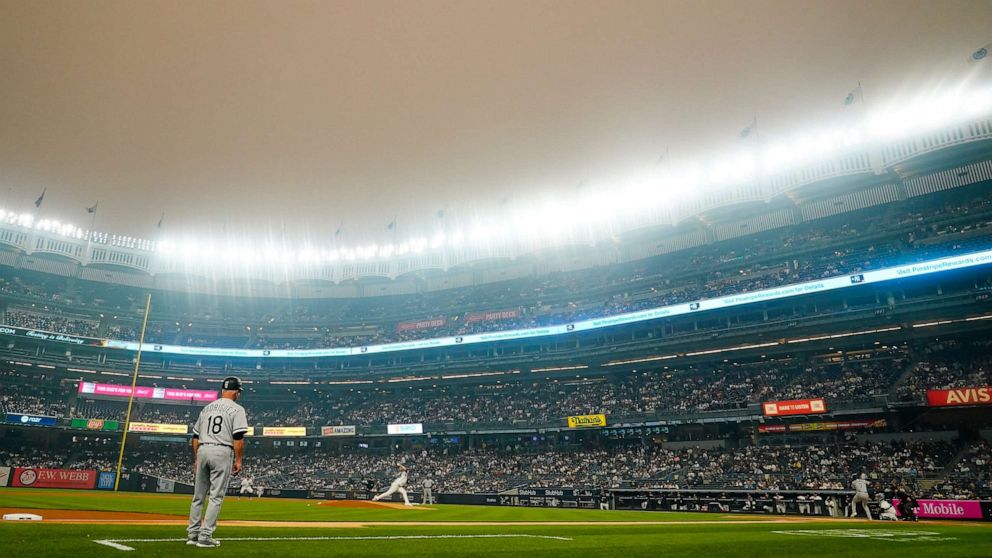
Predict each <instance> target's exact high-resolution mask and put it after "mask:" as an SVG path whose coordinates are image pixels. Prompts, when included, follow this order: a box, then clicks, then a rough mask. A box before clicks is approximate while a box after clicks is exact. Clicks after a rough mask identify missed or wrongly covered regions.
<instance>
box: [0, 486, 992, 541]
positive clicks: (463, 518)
mask: <svg viewBox="0 0 992 558" xmlns="http://www.w3.org/2000/svg"><path fill="white" fill-rule="evenodd" d="M188 505H189V499H188V497H182V496H157V495H149V494H113V493H101V492H78V491H60V490H25V489H0V508H5V509H6V508H17V509H24V510H41V511H38V512H37V513H38V514H40V515H42V516H44V515H45V512H44V511H43V510H46V509H48V510H91V511H95V512H101V511H103V512H111V511H113V512H137V513H157V514H168V515H178V516H182V515H185V514H186V513H187V511H188ZM776 519H778V518H775V517H768V516H748V515H739V514H738V515H728V514H696V513H671V512H619V511H593V510H565V509H540V508H500V507H480V506H431V507H430V509H414V510H410V509H362V508H343V507H330V506H323V505H317V502H316V501H305V500H279V499H265V500H253V501H247V500H241V501H239V500H237V499H233V498H228V500H227V501H226V502H225V504H224V510H223V512H222V513H221V520H222V523H221V526H220V527H219V528H218V530H217V532H216V533H215V536H216V537H217V538H218V539H220V540H221V541H222V546H221V547H220V548H216V549H200V548H196V547H189V546H186V545H184V544H183V543H182V539H183V538H184V536H185V531H184V528H183V526H181V525H164V524H159V525H132V524H100V525H91V524H52V523H45V522H40V523H11V522H2V523H0V556H3V557H21V556H24V557H35V556H71V557H73V558H83V557H89V556H118V555H128V554H133V555H142V556H170V557H171V556H193V555H202V554H211V555H217V556H239V557H244V556H248V557H252V556H277V557H279V558H288V557H295V556H305V557H313V556H356V555H361V556H410V557H414V556H417V557H420V556H445V557H453V556H511V555H513V556H569V557H571V558H576V557H583V556H590V557H603V558H607V557H614V556H616V557H623V558H632V557H636V556H652V557H658V556H665V557H681V556H685V557H692V558H700V557H708V556H726V557H728V558H730V557H735V558H736V557H741V558H748V557H773V556H774V557H777V556H807V555H817V556H851V557H854V556H857V557H858V558H862V557H864V556H871V557H872V558H880V557H887V556H892V557H895V556H899V557H900V558H907V557H909V558H911V557H915V556H921V557H922V556H927V557H933V556H940V557H942V558H945V557H947V558H951V557H964V556H969V557H988V556H992V525H981V524H975V523H950V522H945V523H937V522H921V523H915V524H909V523H898V524H896V523H882V522H878V521H875V522H871V523H868V522H865V521H822V520H820V521H816V520H813V521H805V522H798V521H790V522H787V523H780V522H775V521H774V520H776ZM770 520H771V521H770ZM225 521H227V522H232V521H257V522H264V521H272V522H278V521H305V522H313V523H314V524H317V522H349V523H370V522H374V523H377V524H376V525H368V526H361V527H354V526H352V527H331V526H326V525H321V526H315V527H298V526H297V527H276V526H270V525H265V524H264V523H258V524H252V525H238V526H236V525H230V524H227V525H225V524H224V522H225ZM735 521H754V523H749V524H740V523H735ZM423 522H431V523H439V522H450V523H452V525H417V524H415V523H423ZM469 522H486V523H492V525H468V524H467V523H469ZM508 522H541V523H543V522H566V523H571V524H570V525H547V524H544V525H540V524H539V525H512V524H508ZM617 522H636V523H639V524H634V525H617V524H615V523H617ZM379 523H385V524H379ZM134 539H142V540H134ZM163 539H164V540H163ZM244 539H253V540H244ZM258 539H270V540H258ZM300 539H303V540H300ZM308 539H309V540H308ZM97 540H105V541H106V540H109V541H111V542H113V543H114V544H117V545H120V546H125V547H128V548H133V549H134V550H133V551H131V552H129V551H124V550H121V549H117V548H112V547H110V546H105V545H101V544H97V543H96V542H94V541H97Z"/></svg>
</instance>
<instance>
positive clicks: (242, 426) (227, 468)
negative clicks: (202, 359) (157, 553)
mask: <svg viewBox="0 0 992 558" xmlns="http://www.w3.org/2000/svg"><path fill="white" fill-rule="evenodd" d="M240 396H241V380H239V379H238V378H236V377H234V376H229V377H227V378H224V382H223V383H222V384H221V397H220V399H218V400H216V401H214V402H213V403H210V404H209V405H207V406H206V407H204V408H203V410H202V411H200V417H199V418H198V419H197V421H196V424H195V425H194V426H193V471H194V473H195V474H196V481H195V483H194V486H193V502H192V504H191V505H190V507H189V525H188V527H187V528H186V544H191V545H192V544H195V545H196V546H198V547H200V548H213V547H217V546H220V541H217V540H214V538H213V534H214V530H215V529H216V528H217V516H219V515H220V508H221V505H223V503H224V494H225V493H226V492H227V484H228V482H229V481H230V480H231V475H236V474H238V472H240V471H241V458H242V456H243V455H244V449H245V439H244V437H245V433H246V432H248V417H247V416H246V415H245V409H244V407H242V406H241V405H238V404H237V403H236V401H237V400H238V397H240ZM208 495H209V499H210V505H209V506H207V511H206V514H204V513H203V501H204V499H206V498H207V496H208Z"/></svg>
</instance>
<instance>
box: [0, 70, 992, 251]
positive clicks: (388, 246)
mask: <svg viewBox="0 0 992 558" xmlns="http://www.w3.org/2000/svg"><path fill="white" fill-rule="evenodd" d="M990 112H992V85H990V84H987V83H983V84H982V85H980V86H974V87H970V86H968V84H966V83H965V84H961V85H959V86H957V87H954V88H950V89H942V90H937V91H932V92H928V93H923V94H919V95H917V96H916V97H914V98H911V99H905V100H893V101H891V102H889V103H885V104H882V103H880V104H878V105H877V108H875V109H874V110H872V111H870V112H868V111H863V113H862V114H861V116H860V117H858V118H857V119H856V120H857V122H856V123H854V124H851V125H848V126H838V127H825V128H823V129H819V130H808V131H806V132H805V133H800V134H794V135H789V136H786V137H780V138H777V139H776V140H775V141H768V140H769V138H768V137H767V135H766V136H764V137H763V140H764V141H763V143H761V144H760V145H759V144H758V142H742V145H741V147H739V148H737V149H736V150H735V151H734V152H732V153H723V154H720V155H715V156H708V157H702V158H701V159H699V160H697V161H695V162H692V163H689V164H686V165H682V166H669V165H664V166H658V165H655V167H654V168H652V169H650V170H648V171H645V172H641V173H637V174H631V175H629V176H627V177H619V178H618V179H617V183H616V184H614V185H611V186H604V187H602V188H595V189H592V190H594V191H589V192H587V193H585V194H582V195H579V196H577V197H575V198H573V199H571V200H564V201H563V200H551V199H545V200H541V201H538V200H530V203H523V202H521V203H520V204H517V205H518V206H519V207H518V208H517V209H515V210H513V211H509V210H508V213H509V215H501V216H498V217H494V218H491V219H485V218H479V219H476V220H474V221H473V222H471V223H468V224H466V225H465V226H459V227H452V228H451V229H450V230H438V231H437V232H435V233H434V234H433V235H420V236H414V237H411V238H407V239H405V240H403V241H401V242H395V243H394V242H387V243H383V244H367V245H364V246H350V247H334V248H327V247H318V246H302V247H299V246H295V245H287V244H286V243H285V242H280V243H274V242H269V243H261V244H260V243H258V242H247V241H235V240H232V239H226V240H224V241H216V240H213V239H201V238H197V239H188V240H181V241H176V240H171V239H161V240H159V241H157V242H156V241H151V240H145V239H140V238H134V237H128V236H123V235H110V234H107V233H101V232H96V231H88V230H85V229H82V228H80V227H77V226H75V225H73V224H70V223H64V222H61V221H58V220H54V219H37V218H36V216H35V215H33V214H31V213H18V212H13V211H7V210H3V209H0V223H7V224H10V225H15V226H18V227H21V228H24V229H33V230H38V231H44V232H48V233H54V234H57V235H61V236H64V237H66V238H70V239H77V240H85V241H87V242H93V243H98V244H110V245H115V246H125V247H129V248H137V249H141V250H146V251H149V252H157V253H158V254H159V255H161V256H162V257H165V258H169V259H177V260H180V261H185V262H188V263H197V264H207V265H211V266H220V267H228V268H232V269H237V268H247V267H253V266H265V267H279V266H283V267H289V266H313V265H320V264H325V263H334V262H339V261H348V262H353V261H354V262H358V261H374V260H378V261H383V260H390V259H392V258H405V257H411V256H418V255H424V254H428V253H438V252H443V251H445V250H459V249H462V248H464V247H468V246H473V247H487V246H488V247H496V246H506V247H512V248H516V249H518V250H527V249H531V250H533V249H541V248H554V247H556V246H560V245H564V244H574V243H575V242H576V241H579V242H586V243H595V242H598V241H600V240H603V239H609V238H613V237H615V235H616V234H617V233H618V232H622V231H623V230H627V229H629V228H630V227H629V225H627V226H626V227H625V223H626V224H629V223H630V222H636V221H637V219H636V217H650V215H658V214H659V213H660V212H665V211H671V206H672V202H673V199H674V202H675V203H676V204H678V203H687V202H690V201H692V200H693V199H695V198H697V197H699V196H702V195H704V194H706V193H708V192H713V191H717V190H718V189H720V188H728V187H733V186H738V185H741V184H745V183H748V182H753V181H755V180H759V179H760V178H761V177H769V176H774V175H777V174H780V173H784V172H788V171H791V170H794V169H797V168H799V167H803V166H808V165H813V164H816V163H819V162H824V161H828V160H830V159H833V158H836V157H839V156H842V155H844V154H845V153H849V152H851V151H852V150H855V149H862V150H863V149H866V148H869V147H870V146H872V145H876V146H878V145H884V144H886V143H892V142H896V141H899V140H902V139H906V138H909V137H912V136H916V135H920V134H924V133H927V132H932V131H934V130H937V129H940V128H943V127H947V126H951V125H955V124H960V123H962V122H966V121H969V120H973V119H977V118H979V117H983V116H987V115H989V114H990ZM744 143H748V145H743V144H744ZM632 218H633V219H632ZM641 222H643V221H641Z"/></svg>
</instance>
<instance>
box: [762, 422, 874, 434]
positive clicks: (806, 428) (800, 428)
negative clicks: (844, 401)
mask: <svg viewBox="0 0 992 558" xmlns="http://www.w3.org/2000/svg"><path fill="white" fill-rule="evenodd" d="M887 425H888V423H887V422H886V420H885V419H868V420H848V421H838V422H802V423H799V424H759V425H758V432H759V433H761V434H774V433H777V432H822V431H828V430H861V429H865V428H885V427H886V426H887Z"/></svg>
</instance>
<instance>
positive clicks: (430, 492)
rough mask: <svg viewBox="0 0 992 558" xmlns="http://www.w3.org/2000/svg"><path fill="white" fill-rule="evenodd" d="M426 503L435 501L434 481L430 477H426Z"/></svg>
mask: <svg viewBox="0 0 992 558" xmlns="http://www.w3.org/2000/svg"><path fill="white" fill-rule="evenodd" d="M423 484H424V504H433V503H434V481H433V480H432V479H430V478H427V479H424V483H423Z"/></svg>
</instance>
